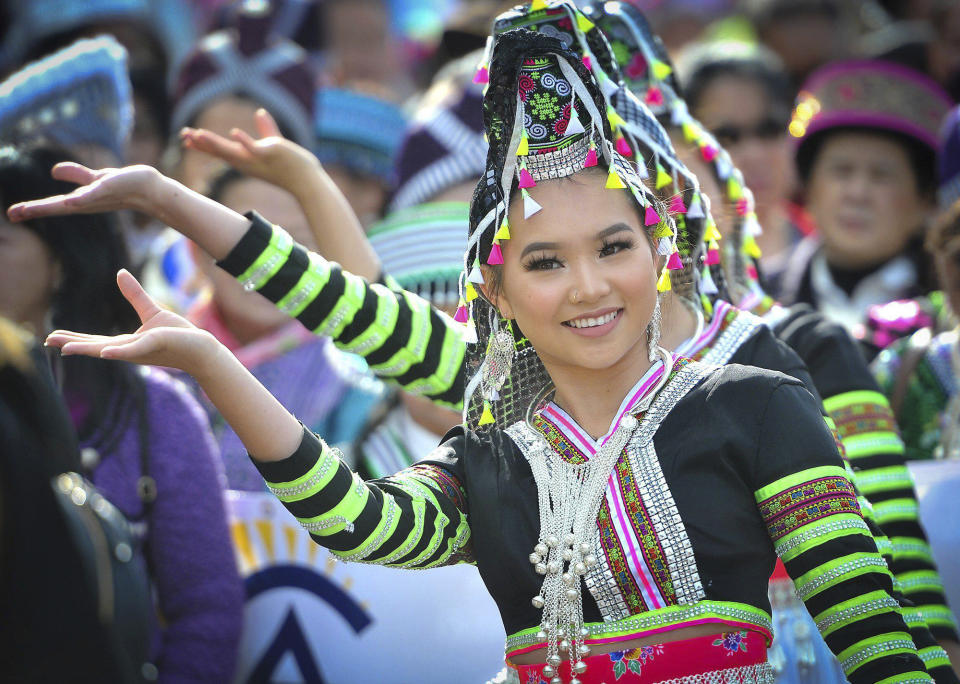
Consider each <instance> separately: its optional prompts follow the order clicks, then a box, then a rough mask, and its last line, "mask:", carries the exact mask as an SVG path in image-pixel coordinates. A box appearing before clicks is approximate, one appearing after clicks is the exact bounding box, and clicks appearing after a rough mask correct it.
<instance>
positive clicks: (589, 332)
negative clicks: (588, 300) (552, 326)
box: [564, 308, 623, 337]
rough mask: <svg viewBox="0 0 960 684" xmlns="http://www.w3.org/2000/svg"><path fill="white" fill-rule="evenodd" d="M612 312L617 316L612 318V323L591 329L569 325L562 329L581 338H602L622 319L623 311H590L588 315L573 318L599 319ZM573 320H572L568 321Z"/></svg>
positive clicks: (615, 309)
mask: <svg viewBox="0 0 960 684" xmlns="http://www.w3.org/2000/svg"><path fill="white" fill-rule="evenodd" d="M613 311H616V312H617V315H616V316H614V317H613V320H612V321H609V322H608V323H604V324H603V325H597V326H594V327H592V328H574V327H573V326H570V325H565V326H564V327H565V328H566V329H567V330H569V331H570V332H573V333H576V334H577V335H580V336H582V337H603V336H604V335H606V334H607V333H608V332H610V331H611V330H613V329H614V328H615V327H616V325H617V324H618V323H619V322H620V319H621V318H623V309H618V308H607V309H601V310H599V311H591V312H590V313H585V314H581V315H580V316H576V317H575V318H578V319H579V318H600V317H601V316H606V315H607V314H608V313H611V312H613ZM570 320H574V319H570Z"/></svg>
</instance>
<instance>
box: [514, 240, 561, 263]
mask: <svg viewBox="0 0 960 684" xmlns="http://www.w3.org/2000/svg"><path fill="white" fill-rule="evenodd" d="M556 248H557V243H556V242H531V243H530V244H529V245H527V246H526V247H524V248H523V251H522V252H520V258H521V259H522V258H523V257H525V256H527V254H529V253H530V252H537V251H541V250H549V249H556Z"/></svg>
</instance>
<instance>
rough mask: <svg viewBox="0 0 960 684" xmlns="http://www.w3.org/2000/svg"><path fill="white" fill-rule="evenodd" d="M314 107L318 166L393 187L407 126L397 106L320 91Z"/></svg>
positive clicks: (360, 96) (331, 90) (344, 92)
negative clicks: (395, 163) (336, 168)
mask: <svg viewBox="0 0 960 684" xmlns="http://www.w3.org/2000/svg"><path fill="white" fill-rule="evenodd" d="M315 108H316V116H315V128H314V132H315V134H316V144H315V146H314V150H313V151H314V154H315V155H316V156H317V158H318V159H319V160H320V162H321V163H324V164H338V165H340V166H343V167H345V168H347V169H349V170H350V171H353V172H354V173H357V174H361V175H364V176H373V177H375V178H377V179H379V180H380V181H382V182H383V183H384V185H387V186H389V185H392V184H393V173H392V172H393V161H394V158H395V157H396V155H397V151H398V150H399V149H400V143H401V141H402V140H403V134H404V131H405V130H406V125H407V121H406V117H405V116H404V114H403V112H402V111H400V108H399V107H397V106H396V105H394V104H392V103H390V102H387V101H386V100H381V99H380V98H377V97H371V96H369V95H364V94H361V93H357V92H353V91H349V90H340V89H337V88H322V89H320V90H319V91H317V97H316V106H315Z"/></svg>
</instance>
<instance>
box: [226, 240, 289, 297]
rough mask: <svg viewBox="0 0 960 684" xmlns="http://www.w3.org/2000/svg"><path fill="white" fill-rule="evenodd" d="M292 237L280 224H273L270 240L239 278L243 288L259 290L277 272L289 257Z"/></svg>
mask: <svg viewBox="0 0 960 684" xmlns="http://www.w3.org/2000/svg"><path fill="white" fill-rule="evenodd" d="M292 250H293V238H291V237H290V235H288V234H287V231H285V230H284V229H283V228H281V227H280V226H273V233H272V234H271V235H270V242H269V243H268V244H267V246H266V248H265V249H264V250H263V252H261V253H260V256H258V257H257V260H256V261H254V262H253V263H252V264H251V265H250V268H248V269H247V270H246V271H244V272H243V273H242V274H241V275H240V277H239V278H237V280H239V281H240V282H241V283H242V284H243V287H244V289H245V290H259V289H260V288H262V287H263V286H264V285H266V284H267V283H268V282H269V281H270V279H271V278H273V276H275V275H276V274H277V271H279V270H280V269H281V268H283V265H284V264H285V263H286V262H287V259H288V258H289V257H290V252H291V251H292Z"/></svg>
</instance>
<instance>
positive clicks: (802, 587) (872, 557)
mask: <svg viewBox="0 0 960 684" xmlns="http://www.w3.org/2000/svg"><path fill="white" fill-rule="evenodd" d="M872 573H882V574H883V575H886V576H888V577H889V576H890V571H889V570H888V568H887V563H886V561H884V560H883V558H881V557H880V555H879V554H876V553H851V554H850V555H847V556H843V557H842V558H835V559H833V560H831V561H828V562H826V563H824V564H822V565H819V566H817V567H816V568H814V569H813V570H810V571H809V572H805V573H804V574H803V575H801V576H800V577H798V578H797V579H796V587H797V595H798V596H800V598H801V599H803V600H804V601H806V600H807V599H809V598H810V597H812V596H815V595H816V594H818V593H820V592H821V591H823V590H824V589H829V588H830V587H833V586H835V585H837V584H839V583H840V582H844V581H846V580H848V579H851V578H853V577H859V576H861V575H868V574H872Z"/></svg>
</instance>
